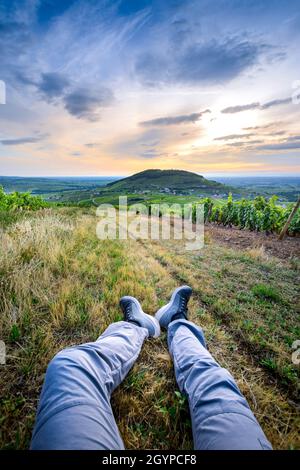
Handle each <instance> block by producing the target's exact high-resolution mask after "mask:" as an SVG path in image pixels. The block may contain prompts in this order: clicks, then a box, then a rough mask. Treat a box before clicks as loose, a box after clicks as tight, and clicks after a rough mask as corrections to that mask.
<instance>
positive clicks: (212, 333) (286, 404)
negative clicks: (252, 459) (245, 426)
mask: <svg viewBox="0 0 300 470" xmlns="http://www.w3.org/2000/svg"><path fill="white" fill-rule="evenodd" d="M138 243H139V245H140V247H143V249H144V251H145V253H144V254H143V257H144V256H148V257H150V256H151V257H153V258H154V259H155V260H156V261H157V263H159V265H160V266H161V268H162V269H163V270H164V272H165V276H170V278H171V279H172V280H173V282H172V284H173V286H174V287H175V286H176V285H178V283H188V284H190V285H191V287H193V289H194V291H195V294H196V295H194V296H193V297H194V304H193V307H192V308H191V312H190V313H191V314H190V318H191V319H192V320H194V321H196V323H198V324H199V323H200V324H202V326H203V327H204V331H205V334H206V337H207V339H208V343H209V345H210V349H211V351H212V353H213V355H214V356H215V357H216V359H217V360H218V361H219V362H220V363H221V364H222V365H223V366H224V367H227V368H228V369H229V370H230V371H231V372H232V373H233V374H234V376H235V378H236V380H237V382H238V385H239V386H240V388H241V390H242V391H243V393H244V394H245V395H246V397H247V399H248V401H249V403H250V406H251V407H252V409H253V411H254V413H255V415H256V417H257V418H258V420H259V421H260V423H261V425H262V427H263V429H264V431H265V432H266V434H267V436H268V437H269V439H270V441H271V442H272V444H273V446H274V448H295V447H299V446H300V442H299V430H300V427H299V426H300V423H299V419H298V418H297V411H298V410H297V406H295V404H294V403H293V402H291V400H290V399H289V397H288V395H287V393H286V390H283V389H281V387H279V386H278V382H277V381H274V377H272V376H270V374H268V372H267V371H266V370H265V369H264V368H263V367H261V366H260V365H258V364H257V357H256V356H254V355H253V354H251V352H250V351H249V348H248V347H246V346H247V343H246V342H245V343H244V342H243V341H242V340H241V338H240V336H239V335H237V334H236V333H235V332H234V331H232V329H230V327H229V326H228V325H227V324H225V325H224V322H223V321H222V323H220V318H219V317H218V316H217V315H216V314H215V312H213V311H212V309H211V306H210V304H209V302H207V301H205V300H203V294H201V290H199V289H198V288H197V280H196V279H195V278H194V277H193V276H192V277H191V276H190V275H188V274H187V273H184V263H183V264H182V263H181V260H179V258H178V257H177V258H176V262H177V265H176V266H175V265H174V264H170V259H169V256H168V255H169V248H168V247H165V246H162V244H161V243H160V242H155V243H150V242H148V241H143V240H139V242H138ZM140 250H141V249H139V254H140V256H141V255H142V252H141V251H140ZM157 288H158V287H157ZM164 293H165V290H164V292H160V294H164ZM169 294H170V292H168V293H167V297H166V300H167V299H168V295H169ZM195 303H196V304H197V305H198V310H199V306H200V310H201V313H200V315H199V312H198V313H197V306H195ZM199 320H200V322H199Z"/></svg>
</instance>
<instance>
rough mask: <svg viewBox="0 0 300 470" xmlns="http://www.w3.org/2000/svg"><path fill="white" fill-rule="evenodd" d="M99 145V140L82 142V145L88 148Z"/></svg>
mask: <svg viewBox="0 0 300 470" xmlns="http://www.w3.org/2000/svg"><path fill="white" fill-rule="evenodd" d="M100 145H101V144H100V142H88V143H87V144H84V146H85V147H87V148H89V149H94V148H97V147H99V146H100Z"/></svg>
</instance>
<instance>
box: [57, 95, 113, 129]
mask: <svg viewBox="0 0 300 470" xmlns="http://www.w3.org/2000/svg"><path fill="white" fill-rule="evenodd" d="M113 100H114V96H113V93H112V91H111V90H110V89H109V88H105V87H102V88H98V89H97V90H93V89H89V88H77V89H76V90H74V91H72V92H71V93H69V94H67V95H65V96H64V99H63V101H64V105H65V108H66V110H67V111H68V112H69V113H70V114H72V115H73V116H76V117H77V118H79V119H86V120H88V121H98V120H99V119H100V115H99V109H100V108H103V107H106V106H110V105H111V104H112V102H113Z"/></svg>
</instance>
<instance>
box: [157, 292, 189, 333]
mask: <svg viewBox="0 0 300 470" xmlns="http://www.w3.org/2000/svg"><path fill="white" fill-rule="evenodd" d="M191 295H192V289H191V288H190V287H189V286H181V287H178V288H177V289H175V290H174V292H173V294H172V297H171V300H170V302H169V303H168V304H167V305H164V306H163V307H161V308H160V309H159V310H158V311H157V312H156V314H155V318H156V319H157V320H158V321H159V324H160V326H161V327H163V328H168V325H169V323H171V321H173V320H178V319H180V318H184V319H185V320H187V312H188V308H187V304H188V301H189V300H190V297H191Z"/></svg>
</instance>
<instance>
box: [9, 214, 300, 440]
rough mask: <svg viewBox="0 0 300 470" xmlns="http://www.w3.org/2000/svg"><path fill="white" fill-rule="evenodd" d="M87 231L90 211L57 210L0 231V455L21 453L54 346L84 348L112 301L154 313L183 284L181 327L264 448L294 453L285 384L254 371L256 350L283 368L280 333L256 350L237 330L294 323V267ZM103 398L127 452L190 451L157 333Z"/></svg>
mask: <svg viewBox="0 0 300 470" xmlns="http://www.w3.org/2000/svg"><path fill="white" fill-rule="evenodd" d="M95 226H96V219H95V216H94V215H93V213H88V212H87V213H83V212H82V211H77V210H74V209H64V210H59V211H42V212H41V213H39V214H36V215H34V216H30V217H26V218H24V219H22V220H21V221H20V222H17V223H15V224H13V225H11V226H9V227H8V228H7V229H5V230H4V231H2V233H1V245H0V298H1V300H0V311H1V318H0V337H1V338H3V339H4V340H5V342H6V344H7V352H8V357H7V364H6V366H1V369H0V373H1V384H0V387H1V418H0V419H1V434H0V447H2V448H26V447H27V446H28V443H29V440H30V435H31V430H32V426H33V423H34V415H35V409H36V405H37V400H38V395H39V391H40V388H41V385H42V382H43V378H44V373H45V370H46V366H47V363H48V362H49V360H50V359H51V357H52V356H53V355H54V354H55V353H56V352H57V351H58V350H60V349H61V348H63V347H65V346H67V345H71V344H77V343H80V342H85V341H91V340H94V339H96V338H97V336H99V334H100V333H101V332H102V331H103V330H104V329H105V328H106V327H107V326H108V324H109V323H111V322H112V321H116V320H119V319H120V318H121V317H120V311H119V307H118V301H119V298H120V297H121V296H122V295H125V294H130V295H133V296H136V297H137V298H138V299H139V300H140V301H141V303H142V305H143V308H144V310H145V311H147V312H148V313H152V314H153V313H155V311H156V309H157V308H158V307H160V306H161V305H162V304H163V303H164V302H165V301H166V300H167V299H168V297H169V295H170V293H171V291H172V289H173V288H174V287H176V286H177V285H178V283H180V282H188V283H189V284H190V285H191V286H192V287H193V288H194V290H195V295H194V297H193V299H192V301H191V306H190V316H191V319H192V320H194V321H195V322H197V323H198V324H200V325H201V326H202V327H203V329H204V332H205V334H206V337H207V340H208V343H209V347H210V350H211V352H212V353H213V355H214V356H215V357H216V359H217V360H218V361H219V362H220V363H221V364H222V365H223V366H225V367H228V368H229V369H230V371H231V372H232V373H233V375H234V376H235V378H236V379H237V381H238V384H239V386H240V388H241V389H242V391H243V392H244V393H245V395H246V396H247V398H248V400H249V403H250V405H251V407H252V409H253V411H254V413H255V415H256V417H257V418H258V420H259V421H260V423H261V425H262V426H263V428H264V430H265V432H266V434H267V436H268V438H269V439H270V440H271V442H272V444H273V445H274V447H275V448H296V447H299V446H300V444H299V440H298V439H299V437H298V436H299V423H298V422H297V408H296V406H295V404H294V394H295V386H294V383H293V381H288V379H287V378H286V381H284V376H282V375H281V376H280V374H279V372H278V371H277V370H271V369H270V368H269V367H266V365H263V364H261V360H262V358H263V357H264V356H263V354H264V351H265V354H266V357H269V354H270V351H271V352H272V354H275V356H274V357H275V358H276V359H278V364H279V365H280V367H281V366H283V365H288V364H289V363H288V361H289V349H288V344H287V343H285V342H283V344H282V341H281V340H282V334H283V333H282V330H283V329H284V326H283V325H279V332H277V333H276V332H275V333H274V332H273V334H270V331H269V330H266V334H267V335H268V338H267V339H268V341H267V343H264V344H262V343H261V340H262V339H263V330H261V331H262V333H261V334H260V335H258V336H257V335H254V338H252V336H253V331H255V330H252V329H251V328H250V329H249V327H247V328H248V330H247V328H246V329H245V327H244V326H245V325H248V324H249V322H248V323H247V322H246V323H245V324H244V320H251V321H252V322H254V323H253V324H254V328H257V325H258V324H259V325H260V326H261V327H262V328H266V325H267V323H266V321H265V316H266V314H268V315H269V317H270V315H271V313H272V311H273V313H274V319H275V320H274V321H275V322H279V320H280V318H281V317H279V316H278V315H279V313H280V312H281V311H282V312H283V313H284V315H286V316H287V321H288V323H289V325H294V324H295V322H296V319H295V318H294V317H293V305H294V304H293V299H294V296H295V285H294V282H293V280H294V278H293V276H294V274H295V271H293V267H292V266H289V267H288V266H287V265H285V264H284V263H282V262H281V263H279V261H278V260H276V259H273V258H269V257H268V258H265V256H264V253H262V252H261V251H260V250H258V251H256V252H255V253H252V252H248V253H243V252H237V251H236V252H233V251H232V250H230V249H228V248H225V247H219V246H218V245H216V244H215V243H214V242H213V241H212V240H211V239H210V240H209V244H207V247H206V248H205V251H204V252H203V253H202V254H193V253H192V254H189V255H187V254H186V252H184V251H182V247H181V246H180V244H178V243H177V244H176V246H173V245H172V244H169V243H167V242H166V243H164V244H162V243H150V242H143V243H140V242H135V241H127V242H120V241H102V242H100V241H99V240H98V239H97V238H96V236H95ZM245 260H246V261H245ZM280 272H281V274H280ZM264 276H267V278H266V277H264ZM266 279H268V282H271V283H273V284H274V285H276V286H277V288H278V289H280V294H281V297H280V298H282V299H283V300H284V302H283V303H282V302H281V303H280V305H279V306H278V305H277V303H276V302H273V301H272V304H271V307H270V305H269V303H270V302H269V303H268V301H266V299H261V298H259V297H255V296H254V294H251V288H252V286H253V284H257V283H258V282H264V283H266ZM258 292H260V290H258ZM263 293H264V291H262V294H263ZM241 294H243V295H244V296H245V295H246V294H247V295H248V294H249V296H250V297H249V299H247V295H246V299H245V297H243V295H242V296H241ZM250 294H251V295H250ZM255 299H257V300H255ZM229 315H230V316H229ZM270 318H271V317H270ZM241 319H242V320H241ZM271 326H272V322H271V321H270V322H269V327H271ZM272 328H273V327H272ZM272 328H271V329H272ZM237 332H239V333H240V334H237ZM289 335H290V336H291V338H292V332H290V333H289ZM251 338H252V341H250V340H251ZM295 339H297V338H295ZM250 346H251V347H250ZM272 357H273V356H272ZM276 364H277V362H276ZM112 402H113V408H114V412H115V415H116V419H117V422H118V424H119V427H120V431H121V434H122V436H123V439H124V441H125V445H126V447H128V448H159V449H169V448H172V449H175V448H178V449H191V448H192V436H191V425H190V418H189V412H188V406H187V403H186V400H185V399H184V398H183V397H182V396H181V395H180V394H179V392H178V391H177V386H176V383H175V380H174V374H173V365H172V362H171V360H170V357H169V355H168V350H167V345H166V336H165V334H163V335H162V336H161V337H160V338H159V339H157V340H151V341H147V342H146V343H145V345H144V348H143V350H142V353H141V355H140V357H139V359H138V361H137V363H136V364H135V366H134V367H133V369H132V371H131V372H130V374H129V375H128V377H127V378H126V379H125V381H124V383H123V384H122V385H121V386H120V387H119V389H118V390H117V391H116V392H115V394H114V396H113V400H112Z"/></svg>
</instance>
